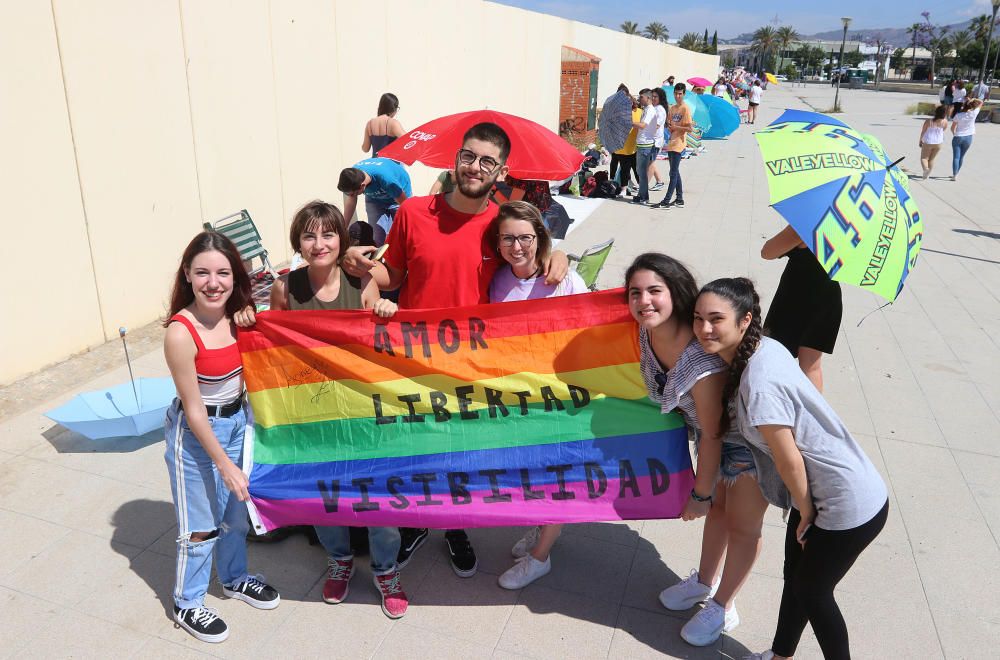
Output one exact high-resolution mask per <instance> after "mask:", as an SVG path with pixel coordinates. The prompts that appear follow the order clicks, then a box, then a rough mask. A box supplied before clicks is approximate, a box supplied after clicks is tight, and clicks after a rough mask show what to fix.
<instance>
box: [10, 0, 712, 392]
mask: <svg viewBox="0 0 1000 660" xmlns="http://www.w3.org/2000/svg"><path fill="white" fill-rule="evenodd" d="M563 45H567V46H573V47H575V48H579V49H581V50H584V51H587V52H589V53H593V54H594V55H597V56H598V57H600V58H601V67H600V75H599V92H598V96H599V101H600V102H603V100H604V98H605V97H607V96H609V95H610V94H611V93H612V92H614V90H615V88H616V87H617V86H618V84H619V83H620V82H625V83H626V84H627V85H629V86H630V87H631V88H632V89H633V90H637V89H638V88H640V87H644V86H651V85H654V84H659V82H660V81H661V80H663V79H664V78H665V77H666V76H667V75H668V74H674V75H675V76H677V78H678V79H679V80H683V79H685V78H687V77H689V76H692V75H704V76H706V77H709V78H711V77H712V76H713V75H714V74H715V72H716V70H717V67H718V58H717V57H715V56H707V55H701V54H697V53H690V52H688V51H684V50H681V49H678V48H676V47H673V46H668V45H665V44H660V43H656V42H653V41H650V40H648V39H645V38H642V37H635V36H629V35H626V34H623V33H620V32H615V31H612V30H607V29H604V28H598V27H594V26H591V25H584V24H581V23H574V22H572V21H567V20H563V19H559V18H555V17H552V16H547V15H544V14H536V13H532V12H527V11H524V10H520V9H514V8H511V7H507V6H504V5H498V4H493V3H489V2H482V1H481V0H405V1H404V0H365V1H364V2H355V1H353V0H280V1H279V0H179V2H178V1H175V0H88V1H87V2H81V1H80V0H51V2H50V0H23V1H20V2H3V3H0V99H2V110H0V162H2V163H3V169H2V171H0V195H2V197H0V199H3V202H4V205H5V211H6V213H5V217H4V218H3V219H2V220H0V264H2V265H3V267H4V269H5V271H6V275H7V280H8V281H7V285H6V286H5V287H3V289H2V290H3V293H2V294H0V295H2V299H0V309H2V310H3V311H4V313H5V319H4V320H5V322H4V323H0V346H2V348H0V351H2V355H0V383H6V382H10V381H12V380H14V379H16V378H18V377H20V376H22V375H25V374H27V373H30V372H32V371H35V370H37V369H40V368H42V367H44V366H45V365H47V364H50V363H52V362H55V361H58V360H61V359H63V358H65V357H68V356H69V355H71V354H73V353H75V352H78V351H81V350H84V349H86V348H88V347H91V346H95V345H97V344H100V343H102V342H104V341H106V340H109V339H113V338H115V337H116V336H117V328H118V327H119V326H120V325H128V326H138V325H142V324H145V323H148V322H151V321H153V320H155V319H157V318H158V317H160V316H162V314H163V313H164V311H165V302H166V299H167V296H168V294H169V287H170V282H171V277H172V273H173V272H174V270H175V269H176V268H177V262H178V259H179V257H180V253H181V251H182V250H183V248H184V246H185V245H186V244H187V242H188V240H190V238H191V237H192V236H193V235H194V234H195V233H197V232H198V231H199V230H200V227H201V223H202V222H203V221H206V220H208V221H212V220H215V219H218V218H219V217H221V216H224V215H227V214H229V213H232V212H234V211H238V210H239V209H241V208H246V209H248V210H249V211H250V213H251V215H253V217H254V220H255V221H256V222H257V224H258V227H259V228H260V230H261V233H262V235H263V238H264V242H265V245H266V246H267V248H268V249H269V250H270V251H271V253H272V256H273V261H274V262H276V263H277V262H280V261H284V260H285V259H287V258H288V257H289V256H290V254H289V247H288V245H287V243H288V238H287V230H288V225H289V222H290V218H291V216H292V214H293V213H294V212H295V210H296V209H297V208H298V207H299V206H301V205H302V204H303V203H305V202H306V201H309V200H310V199H313V198H322V199H327V200H329V201H332V202H335V203H338V204H340V203H341V196H340V194H339V193H338V192H337V190H336V178H337V174H338V173H339V171H340V170H341V169H342V168H343V167H347V166H350V165H351V164H353V163H354V162H356V161H358V160H360V159H361V158H362V157H363V156H364V154H363V153H362V152H361V140H362V131H363V127H364V123H365V121H366V120H367V119H368V118H370V117H371V116H373V115H374V113H375V109H376V106H377V103H378V97H379V95H380V94H381V93H382V92H385V91H392V92H394V93H395V94H397V95H398V96H399V98H400V105H401V110H400V113H399V117H398V118H399V119H400V121H401V122H402V123H403V125H404V126H405V127H407V128H412V127H416V126H417V125H419V124H421V123H423V122H425V121H429V120H430V119H433V118H435V117H439V116H441V115H444V114H450V113H454V112H461V111H464V110H470V109H475V108H485V107H489V108H493V109H497V110H502V111H504V112H510V113H513V114H518V115H521V116H524V117H528V118H531V119H533V120H535V121H538V122H539V123H542V124H544V125H546V126H549V127H550V128H552V129H555V128H556V126H557V124H558V114H559V97H558V94H559V71H560V49H561V46H563ZM411 175H412V177H413V185H414V192H415V193H416V194H424V193H425V192H426V191H427V189H428V188H429V187H430V184H431V182H432V180H433V177H434V176H435V175H436V172H433V171H430V170H428V169H427V168H424V167H423V166H420V165H416V166H414V167H413V168H411Z"/></svg>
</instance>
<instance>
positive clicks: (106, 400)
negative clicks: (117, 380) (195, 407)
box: [45, 378, 176, 440]
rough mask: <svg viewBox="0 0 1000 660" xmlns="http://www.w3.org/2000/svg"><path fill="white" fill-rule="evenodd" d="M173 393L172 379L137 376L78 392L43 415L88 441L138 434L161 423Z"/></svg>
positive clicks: (152, 429) (158, 426)
mask: <svg viewBox="0 0 1000 660" xmlns="http://www.w3.org/2000/svg"><path fill="white" fill-rule="evenodd" d="M133 385H134V389H133ZM175 396H176V391H175V389H174V381H173V379H171V378H139V379H137V380H136V381H135V383H134V384H133V383H132V382H128V383H122V384H120V385H115V386H114V387H110V388H108V389H106V390H95V391H93V392H84V393H83V394H78V395H77V396H75V397H74V398H73V399H72V400H71V401H69V402H68V403H66V404H65V405H62V406H59V407H58V408H56V409H55V410H50V411H48V412H46V413H45V416H46V417H48V418H49V419H51V420H52V421H53V422H58V423H59V424H62V425H63V426H65V427H66V428H68V429H69V430H71V431H75V432H77V433H79V434H80V435H82V436H86V437H87V438H90V439H91V440H100V439H101V438H119V437H129V436H137V435H143V434H146V433H149V432H150V431H154V430H156V429H158V428H161V427H162V426H163V421H164V416H165V415H166V412H167V408H168V407H169V406H170V404H171V402H172V401H173V399H174V397H175ZM137 397H138V400H136V398H137Z"/></svg>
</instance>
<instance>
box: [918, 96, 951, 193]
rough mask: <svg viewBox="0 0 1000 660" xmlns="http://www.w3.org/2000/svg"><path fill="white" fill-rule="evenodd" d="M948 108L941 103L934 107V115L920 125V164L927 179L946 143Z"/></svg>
mask: <svg viewBox="0 0 1000 660" xmlns="http://www.w3.org/2000/svg"><path fill="white" fill-rule="evenodd" d="M947 115H948V108H947V107H946V106H943V105H939V106H938V107H936V108H934V116H933V117H931V118H930V119H925V120H924V125H923V126H921V127H920V166H921V167H922V168H923V174H924V176H923V178H924V179H925V180H926V179H927V177H929V176H930V175H931V170H932V169H933V168H934V159H935V158H936V157H937V155H938V152H939V151H941V145H942V144H944V130H945V129H946V128H948V119H947Z"/></svg>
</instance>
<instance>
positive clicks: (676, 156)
mask: <svg viewBox="0 0 1000 660" xmlns="http://www.w3.org/2000/svg"><path fill="white" fill-rule="evenodd" d="M686 89H687V88H686V86H685V85H684V83H677V84H676V85H674V102H675V103H674V105H672V106H670V110H669V112H668V114H667V130H668V131H669V132H670V142H668V143H667V157H668V158H669V159H670V185H669V186H667V194H666V195H664V196H663V199H662V200H660V203H659V204H656V205H654V208H658V209H669V208H672V207H675V206H676V207H677V208H679V209H682V208H684V186H683V184H682V183H681V154H682V153H683V152H684V149H685V148H686V147H687V134H688V133H690V132H691V129H692V128H694V123H693V122H692V120H691V109H690V108H688V106H687V104H686V103H685V102H684V93H685V91H686ZM675 191H676V194H677V197H676V198H675V199H674V201H671V200H670V198H671V197H673V196H674V193H675Z"/></svg>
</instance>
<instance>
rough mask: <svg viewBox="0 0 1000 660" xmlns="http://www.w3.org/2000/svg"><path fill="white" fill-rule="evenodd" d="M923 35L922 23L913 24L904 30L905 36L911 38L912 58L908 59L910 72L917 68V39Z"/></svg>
mask: <svg viewBox="0 0 1000 660" xmlns="http://www.w3.org/2000/svg"><path fill="white" fill-rule="evenodd" d="M923 33H924V26H923V24H922V23H914V24H913V25H911V26H910V27H908V28H906V34H908V35H910V36H911V37H912V38H913V51H912V57H911V59H910V70H911V71H912V70H913V69H914V68H915V67H916V66H917V39H919V38H920V35H922V34H923Z"/></svg>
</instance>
